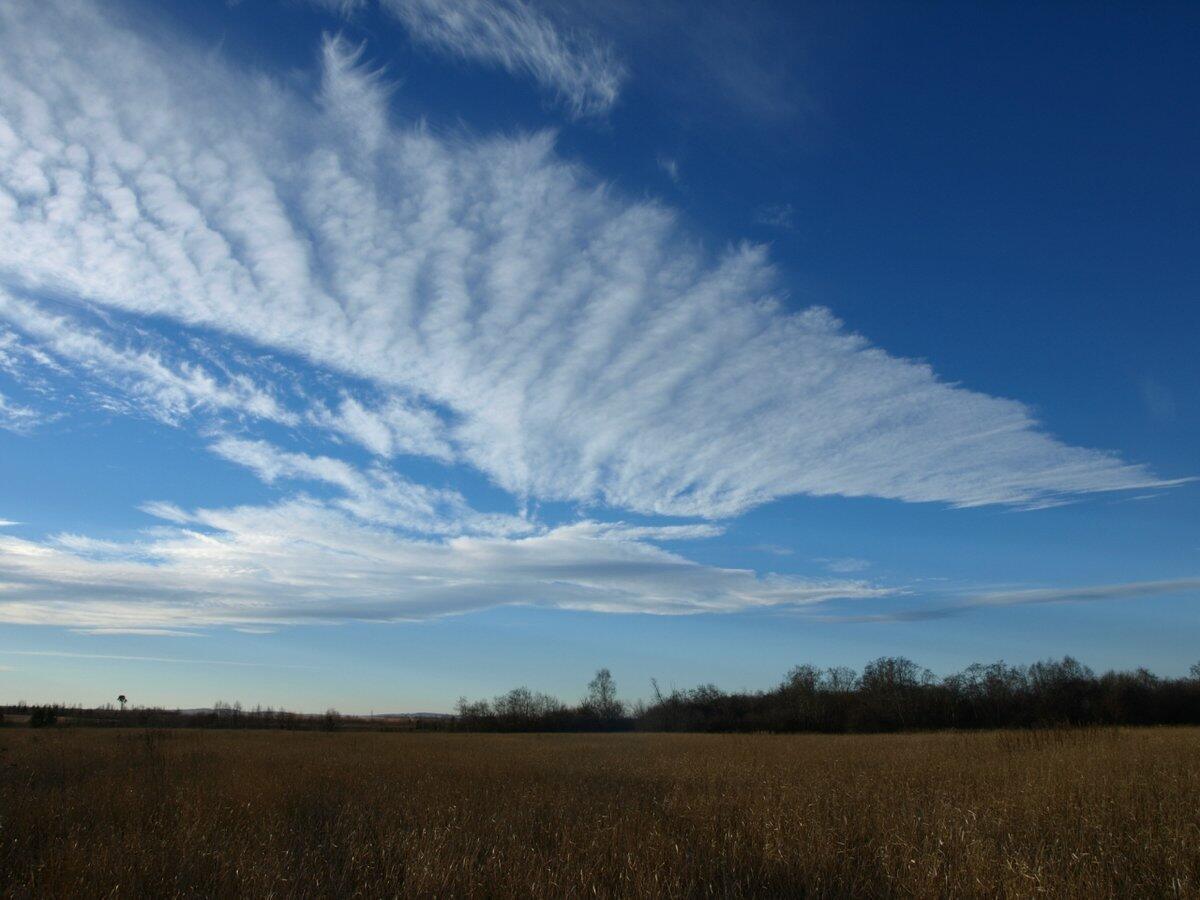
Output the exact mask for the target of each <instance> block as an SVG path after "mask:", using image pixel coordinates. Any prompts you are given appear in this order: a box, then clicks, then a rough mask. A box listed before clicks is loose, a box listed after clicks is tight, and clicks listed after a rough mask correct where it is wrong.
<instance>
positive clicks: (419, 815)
mask: <svg viewBox="0 0 1200 900" xmlns="http://www.w3.org/2000/svg"><path fill="white" fill-rule="evenodd" d="M0 747H3V748H4V749H3V750H2V751H0V768H2V771H3V774H2V776H0V889H2V890H3V892H4V893H5V894H7V895H11V896H78V897H103V896H112V895H116V896H138V897H140V896H156V897H158V896H176V895H206V896H214V895H219V896H236V895H242V896H272V897H291V896H317V895H323V896H338V897H350V896H364V895H365V896H377V895H388V896H391V895H401V896H425V897H446V896H464V895H473V896H536V897H563V896H579V895H590V896H592V895H599V896H746V895H755V896H830V897H845V896H905V897H965V896H988V897H993V896H1014V897H1031V896H1035V895H1036V896H1051V897H1088V898H1092V897H1109V896H1200V813H1198V812H1197V810H1198V809H1200V729H1145V730H1137V729H1122V730H1105V731H1080V732H1025V733H1018V732H992V733H981V734H926V735H890V736H889V735H875V736H853V735H847V736H818V735H800V736H788V737H782V736H781V737H773V736H736V735H642V734H631V735H519V736H517V735H514V736H508V735H462V734H373V733H351V734H322V733H285V732H198V731H172V732H141V731H105V730H85V729H46V730H42V731H33V730H28V729H21V728H9V729H5V730H0Z"/></svg>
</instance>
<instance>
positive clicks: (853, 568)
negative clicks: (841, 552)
mask: <svg viewBox="0 0 1200 900" xmlns="http://www.w3.org/2000/svg"><path fill="white" fill-rule="evenodd" d="M814 562H818V563H820V564H821V565H823V566H824V567H825V568H826V569H828V570H829V571H830V572H835V573H838V574H841V575H845V574H849V573H851V572H862V571H863V570H865V569H869V568H870V567H871V561H870V560H869V559H859V558H858V557H856V556H836V557H818V558H817V559H816V560H814Z"/></svg>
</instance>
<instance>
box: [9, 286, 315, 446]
mask: <svg viewBox="0 0 1200 900" xmlns="http://www.w3.org/2000/svg"><path fill="white" fill-rule="evenodd" d="M0 320H7V321H8V322H9V323H10V325H11V326H12V327H13V328H14V329H16V330H17V331H19V332H21V333H22V334H23V335H24V336H25V339H26V341H29V342H32V343H33V346H29V345H28V344H27V345H25V349H26V353H27V355H29V356H30V358H31V359H34V360H36V361H37V362H39V363H41V364H42V365H45V366H47V367H50V368H52V369H53V370H54V371H55V372H57V373H59V374H62V373H65V372H67V371H69V370H74V371H75V373H76V374H77V376H78V377H84V378H90V379H93V380H94V381H96V382H98V383H101V384H103V385H105V386H106V387H107V388H109V389H112V390H115V391H116V392H117V393H116V394H115V395H114V394H110V395H106V396H104V397H102V398H99V399H100V402H101V404H102V405H104V406H107V407H109V408H111V409H117V410H120V411H125V412H132V411H135V410H136V411H139V412H142V413H145V414H147V415H149V416H150V417H152V418H154V419H157V420H159V421H162V422H165V423H168V424H178V423H179V421H180V420H181V419H183V418H185V417H187V416H189V415H191V414H192V413H193V412H195V411H196V410H198V409H207V410H215V411H219V410H232V411H237V412H239V413H242V414H245V415H248V416H252V417H254V418H259V419H264V420H267V421H272V422H278V423H281V424H287V425H290V424H295V423H296V422H297V421H299V418H298V416H297V415H296V414H295V413H293V412H290V411H288V410H286V409H284V408H283V406H282V405H281V403H280V401H279V399H278V398H277V397H276V396H275V395H274V394H273V393H272V392H271V391H270V390H267V389H264V388H263V387H262V386H260V385H258V384H256V383H255V381H254V380H253V379H252V378H251V377H250V376H248V375H246V374H243V373H238V374H232V373H229V372H225V373H217V374H214V373H213V372H211V371H209V370H208V369H207V368H206V367H205V366H204V365H202V364H200V363H198V362H196V361H194V360H184V361H181V362H179V363H176V364H171V363H170V362H168V361H167V360H165V359H164V358H163V355H162V353H160V352H156V351H155V350H152V349H147V348H145V347H140V348H139V347H136V346H132V345H128V346H123V347H122V346H117V345H115V344H114V343H113V342H112V341H111V340H110V339H109V337H108V336H107V335H105V334H104V333H103V332H102V331H101V330H100V329H98V328H93V327H89V326H87V325H85V324H83V323H82V322H81V321H80V320H79V319H78V318H76V317H71V316H66V315H60V314H54V313H51V312H48V311H47V310H45V309H43V308H42V307H41V306H39V305H38V304H37V303H34V302H30V301H27V300H22V299H20V298H18V297H17V296H15V295H14V294H12V293H10V292H9V291H6V290H4V289H3V287H0Z"/></svg>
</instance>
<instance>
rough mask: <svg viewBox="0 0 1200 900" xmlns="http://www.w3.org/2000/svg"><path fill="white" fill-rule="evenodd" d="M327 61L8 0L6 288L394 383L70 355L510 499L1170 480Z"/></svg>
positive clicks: (1, 198) (995, 489)
mask: <svg viewBox="0 0 1200 900" xmlns="http://www.w3.org/2000/svg"><path fill="white" fill-rule="evenodd" d="M414 8H415V7H414ZM513 8H515V7H513ZM471 15H474V13H471V14H465V13H464V16H466V19H464V21H472V20H471ZM323 66H324V76H323V84H322V87H321V90H320V93H319V95H318V96H317V97H316V98H315V100H316V103H315V104H314V103H313V99H314V98H310V97H306V96H303V95H300V94H298V93H297V92H296V89H295V88H293V87H291V86H288V85H285V84H283V83H281V82H274V81H272V80H270V79H266V78H263V77H258V76H252V75H249V74H247V73H244V72H241V71H239V70H237V69H236V68H233V67H230V66H227V65H225V64H222V63H221V62H219V61H217V60H214V58H213V57H212V56H211V55H203V56H201V55H200V54H198V53H196V52H194V51H192V50H191V49H190V48H188V47H186V46H171V47H167V46H163V45H162V44H161V43H160V44H157V45H150V44H148V43H146V42H144V41H142V40H141V39H140V38H138V37H137V36H136V35H134V34H131V33H128V32H126V31H122V30H120V29H118V28H116V27H114V26H113V25H112V24H110V23H109V22H108V21H107V20H106V19H105V16H104V14H103V9H102V8H101V9H98V8H96V7H94V6H92V5H91V4H88V3H83V2H65V0H61V2H60V0H51V2H46V3H36V4H35V3H15V4H6V5H4V6H3V7H2V8H0V82H2V83H3V84H4V85H5V91H4V92H3V93H2V94H0V283H2V284H4V285H7V288H8V292H7V296H8V298H9V299H8V300H7V301H5V302H6V304H7V305H8V308H10V309H12V308H14V307H13V306H12V304H13V303H14V302H19V303H23V304H25V306H24V307H22V308H21V309H22V312H21V314H20V318H21V319H22V320H23V321H24V320H25V316H26V313H25V310H30V311H31V313H30V314H31V315H32V316H33V318H30V319H28V321H31V322H37V321H43V322H44V323H48V324H46V325H45V327H46V329H47V330H48V331H47V334H46V335H45V336H44V337H43V339H44V340H45V341H47V342H49V343H53V340H54V338H53V335H52V334H51V333H50V332H52V331H53V330H54V328H55V327H57V326H56V325H55V324H54V320H53V316H52V315H51V314H50V313H48V312H45V311H42V312H41V313H38V314H34V313H33V312H32V309H33V306H36V305H38V304H39V303H40V302H41V298H43V297H46V296H53V297H55V298H56V299H57V300H58V301H59V302H65V303H76V304H78V303H87V304H92V305H95V306H96V307H98V308H101V309H107V310H113V311H119V312H120V313H122V314H128V315H130V316H134V317H138V318H139V319H140V321H142V322H143V323H144V324H145V327H146V328H151V329H152V328H153V327H155V323H156V322H162V321H169V322H171V323H172V324H173V327H182V328H184V329H205V330H214V331H216V332H218V333H225V334H229V335H233V336H235V337H237V338H239V339H242V340H245V341H249V342H252V343H254V344H256V345H258V346H259V347H262V348H265V349H268V350H270V351H273V352H282V353H287V354H292V355H294V356H297V357H300V358H303V359H305V360H307V361H308V363H310V364H311V365H312V366H314V367H316V368H317V369H318V370H319V371H321V372H324V373H327V374H328V375H329V376H330V377H334V378H352V379H355V381H356V383H359V382H365V383H368V384H370V385H372V386H373V388H374V389H375V390H376V391H377V392H378V394H379V396H380V397H382V398H383V399H382V400H381V401H379V402H378V403H377V404H375V405H374V406H368V405H366V404H363V403H358V402H357V401H355V402H354V403H351V402H348V401H346V402H341V401H339V403H338V404H337V405H336V406H335V407H334V408H330V407H326V409H325V410H324V411H320V410H319V409H318V410H316V411H313V410H299V411H297V410H283V409H282V408H281V409H278V410H273V409H272V407H271V405H270V400H271V399H272V397H273V395H272V394H271V392H270V391H266V390H264V392H263V393H258V392H256V391H255V390H254V389H253V387H252V386H250V385H241V386H239V385H237V384H236V383H231V384H224V383H221V382H220V381H218V382H217V383H216V384H215V385H208V384H207V383H206V382H205V383H204V385H203V386H201V387H197V384H199V383H200V382H203V378H199V376H197V374H196V372H195V371H194V370H182V369H173V370H170V371H168V372H166V373H164V372H162V371H160V370H159V368H158V365H157V363H156V362H155V361H154V360H149V361H147V360H145V359H141V358H138V359H135V360H133V361H130V360H129V359H126V358H123V357H119V356H118V357H113V356H111V355H110V354H109V353H108V352H107V351H104V350H103V349H102V348H96V349H94V350H93V349H85V350H83V351H79V352H80V353H81V354H82V355H83V356H84V357H85V358H88V359H90V360H92V362H90V363H89V365H90V366H91V367H92V368H94V369H104V370H106V371H109V372H111V373H121V372H125V373H126V374H125V375H124V376H122V377H127V378H130V379H133V380H134V381H135V382H136V381H137V379H141V378H144V377H150V379H151V381H152V382H154V383H157V381H158V380H165V381H166V382H167V383H170V384H172V388H171V391H170V392H169V394H168V396H166V397H164V398H162V399H161V400H158V401H155V402H160V403H161V406H162V408H163V409H168V410H169V409H171V408H172V402H173V401H172V400H171V399H170V397H171V396H175V397H179V398H183V400H181V401H179V402H193V401H192V400H190V399H188V398H192V397H194V396H195V395H196V393H197V392H199V393H203V394H206V395H207V396H212V397H218V396H219V397H221V398H223V399H221V400H220V401H219V402H221V403H227V404H228V405H229V407H230V408H234V407H238V408H245V409H257V410H258V414H259V415H261V417H262V418H264V419H267V420H271V419H272V418H273V417H274V418H279V417H286V416H291V415H303V416H305V417H307V418H308V419H309V420H312V421H319V422H321V423H323V427H328V428H332V429H335V430H338V431H340V433H342V434H344V435H346V436H353V437H352V439H354V440H356V441H357V442H359V443H361V444H362V445H363V446H365V447H368V448H369V449H371V450H372V451H373V452H376V453H379V454H380V455H381V456H386V455H387V454H393V453H403V452H412V453H424V454H428V455H431V456H433V457H434V458H437V459H441V460H444V461H446V460H451V459H452V460H454V461H457V462H460V463H466V464H469V465H471V466H474V467H476V468H477V469H479V470H480V471H482V472H484V473H485V474H486V475H487V476H488V477H489V478H491V479H492V480H493V481H494V482H495V483H496V484H497V485H499V486H500V487H502V488H504V489H505V490H507V491H509V492H510V493H511V494H513V495H515V496H516V497H517V498H522V499H523V498H540V499H550V500H565V501H575V502H579V503H603V504H607V505H609V506H612V507H617V508H623V509H628V510H633V511H638V512H644V513H658V514H667V515H682V516H703V517H708V518H719V517H725V516H731V515H735V514H737V513H739V512H741V511H743V510H745V509H747V508H749V507H751V506H754V505H756V504H761V503H765V502H768V501H770V500H772V499H774V498H777V497H781V496H786V495H790V494H800V493H806V494H813V495H842V496H876V497H886V498H893V499H898V500H906V501H939V502H944V503H948V504H952V505H957V506H974V505H980V504H990V503H999V504H1014V505H1031V506H1036V505H1044V504H1048V503H1055V502H1061V501H1062V500H1063V499H1065V498H1069V497H1071V496H1073V495H1078V494H1084V493H1089V492H1094V491H1111V490H1121V489H1128V488H1145V487H1156V486H1162V485H1165V484H1170V483H1172V482H1170V481H1169V480H1164V479H1161V478H1158V477H1156V476H1155V475H1154V474H1152V473H1150V472H1148V471H1147V470H1146V469H1144V468H1143V467H1141V466H1139V465H1136V464H1129V463H1126V462H1124V461H1122V460H1120V459H1119V458H1117V457H1116V456H1115V455H1113V454H1110V453H1105V452H1101V451H1096V450H1088V449H1081V448H1075V447H1071V446H1068V445H1066V444H1064V443H1062V442H1060V441H1058V440H1055V439H1054V438H1053V437H1051V436H1049V435H1048V434H1046V433H1045V432H1044V431H1043V430H1042V429H1041V428H1040V427H1039V425H1038V423H1037V422H1036V421H1035V419H1034V418H1033V416H1032V415H1031V413H1030V411H1029V410H1028V409H1027V408H1026V407H1025V406H1024V405H1022V404H1021V403H1019V402H1016V401H1012V400H1005V399H999V398H994V397H989V396H987V395H984V394H980V393H977V392H973V391H970V390H967V389H965V388H962V387H959V386H956V385H951V384H947V383H945V382H942V381H940V380H939V379H938V378H937V377H936V375H935V374H934V372H933V370H932V369H931V367H930V366H928V365H925V364H923V363H917V362H912V361H908V360H904V359H898V358H895V357H892V356H889V355H888V354H887V353H886V352H884V351H883V350H881V349H879V348H876V347H874V346H872V345H871V344H870V342H869V341H867V340H866V339H865V338H863V337H860V336H858V335H855V334H853V333H851V332H849V331H848V330H847V329H846V328H845V327H844V326H843V324H842V323H841V322H839V321H838V320H837V318H836V317H834V316H833V315H832V314H831V313H830V312H829V311H828V310H825V309H822V308H819V307H814V308H810V309H806V310H801V311H797V312H791V311H789V310H788V309H787V308H786V306H785V305H784V303H783V296H782V293H781V291H780V289H779V286H778V283H777V277H776V275H775V273H774V271H773V269H772V267H771V265H770V262H769V260H768V259H767V256H766V251H765V250H764V249H763V248H761V247H758V246H753V245H743V246H737V247H731V248H727V249H726V250H724V251H722V252H720V253H717V254H712V253H709V252H707V251H706V250H704V249H703V248H702V247H700V246H699V245H698V244H697V242H696V241H695V240H694V239H693V237H692V236H691V235H690V234H689V233H688V231H687V229H686V228H685V227H683V226H682V225H681V224H680V223H679V222H678V221H677V219H676V216H675V215H674V214H673V213H672V212H671V211H670V210H669V209H666V208H664V207H663V206H661V205H658V204H656V203H653V202H647V201H635V200H631V199H627V198H625V197H622V196H621V195H620V193H619V192H618V191H616V190H614V189H612V188H611V187H609V186H606V185H604V184H603V183H600V182H598V181H596V179H595V178H594V177H592V176H591V175H589V174H588V173H587V172H585V171H583V170H581V169H580V168H579V167H578V166H575V165H573V164H570V163H569V162H567V161H565V160H563V159H562V158H560V157H559V156H557V155H556V153H555V151H554V147H553V141H552V139H551V137H550V136H548V135H545V134H535V135H529V136H524V137H516V138H511V137H506V138H479V139H461V138H458V139H449V138H442V137H439V136H437V135H435V134H433V133H431V132H430V131H429V130H428V129H426V128H423V127H420V126H416V125H412V126H410V125H404V124H398V123H396V122H395V121H393V119H392V114H391V112H390V109H389V94H390V92H389V90H388V88H387V86H386V85H384V84H382V83H381V81H380V80H379V78H378V77H377V76H375V75H373V74H371V73H370V72H367V71H364V70H363V69H362V68H361V66H360V65H358V63H357V60H356V56H355V54H354V53H353V52H351V51H349V50H348V48H346V47H345V46H344V45H342V44H341V43H340V42H338V41H336V40H331V41H328V42H327V43H326V45H325V47H324V50H323ZM37 315H41V316H42V317H43V318H42V319H40V320H39V319H38V318H37ZM47 317H49V318H47ZM147 372H151V376H152V377H151V376H147V375H146V373H147ZM134 390H136V389H134ZM391 398H397V399H395V400H393V399H391ZM211 402H217V401H216V400H214V401H211ZM356 403H357V405H355V404H356Z"/></svg>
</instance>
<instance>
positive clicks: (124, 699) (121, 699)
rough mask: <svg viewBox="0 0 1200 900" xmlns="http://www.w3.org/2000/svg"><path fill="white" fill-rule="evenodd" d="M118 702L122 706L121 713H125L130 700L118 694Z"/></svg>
mask: <svg viewBox="0 0 1200 900" xmlns="http://www.w3.org/2000/svg"><path fill="white" fill-rule="evenodd" d="M117 702H118V703H120V704H121V712H125V704H126V703H128V702H129V698H128V697H126V696H125V695H124V694H118V695H117Z"/></svg>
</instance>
